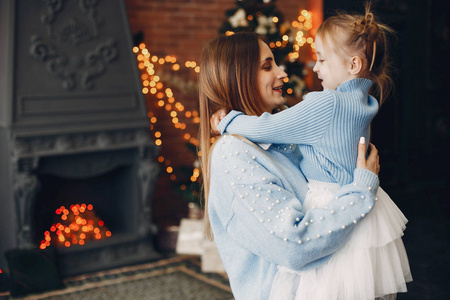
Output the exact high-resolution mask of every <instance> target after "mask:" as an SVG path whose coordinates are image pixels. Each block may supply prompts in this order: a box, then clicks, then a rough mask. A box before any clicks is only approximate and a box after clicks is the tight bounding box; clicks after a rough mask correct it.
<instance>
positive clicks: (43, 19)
mask: <svg viewBox="0 0 450 300" xmlns="http://www.w3.org/2000/svg"><path fill="white" fill-rule="evenodd" d="M0 39H1V41H2V43H0V65H1V66H2V67H1V68H0V164H1V167H0V236H1V239H0V269H3V270H5V269H6V270H7V265H6V262H5V258H4V255H3V254H4V252H5V251H7V250H11V249H31V248H36V247H38V246H39V242H40V240H41V239H42V237H43V233H44V231H46V230H48V228H50V226H51V225H52V224H53V222H54V218H55V210H56V209H57V208H59V207H61V206H66V207H69V206H70V205H73V204H81V203H90V204H92V205H93V207H94V208H95V212H96V214H97V215H98V216H99V218H101V219H102V220H103V221H104V223H105V225H106V226H108V228H109V229H110V231H111V233H112V235H111V237H109V238H105V239H101V240H98V241H89V242H86V243H85V244H84V245H73V246H70V247H58V248H57V249H58V260H59V261H58V262H59V265H60V269H61V272H62V275H63V276H69V275H75V274H80V273H83V272H90V271H96V270H101V269H105V268H111V267H117V266H122V265H126V264H132V263H138V262H142V261H148V260H152V259H156V258H157V257H159V255H158V253H157V252H156V251H155V250H154V247H153V236H154V234H155V228H154V225H153V223H152V221H151V197H152V194H153V190H154V185H155V182H156V177H157V175H158V165H157V163H156V161H155V155H156V152H157V147H156V146H155V145H154V143H153V141H152V139H151V137H150V131H149V129H148V128H149V123H148V118H147V109H146V106H145V102H144V99H143V96H142V93H141V84H140V78H139V72H138V70H137V66H136V59H135V56H134V54H133V53H132V46H133V45H132V42H131V37H130V33H129V27H128V21H127V18H126V11H125V6H124V4H123V2H122V1H121V0H111V1H109V0H108V1H106V0H104V1H101V0H98V1H75V0H65V1H64V0H55V1H35V0H23V1H14V0H2V1H1V2H0Z"/></svg>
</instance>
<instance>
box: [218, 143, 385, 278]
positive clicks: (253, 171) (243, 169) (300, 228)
mask: <svg viewBox="0 0 450 300" xmlns="http://www.w3.org/2000/svg"><path fill="white" fill-rule="evenodd" d="M229 142H231V143H229ZM233 143H234V144H236V143H238V144H239V141H237V139H236V138H235V137H228V139H226V138H223V139H222V141H220V142H219V143H218V145H217V146H216V149H215V151H214V152H213V156H212V160H213V162H214V165H215V168H214V169H212V172H216V174H215V176H223V177H221V180H220V184H219V185H216V186H211V192H212V193H219V194H220V195H224V194H226V193H228V192H229V190H230V189H231V191H232V195H233V196H232V197H233V199H232V202H231V203H227V204H226V205H227V207H229V206H231V212H230V213H229V214H228V215H227V216H223V219H222V220H220V222H222V224H223V227H224V228H226V231H227V232H228V234H229V235H230V236H231V238H232V239H233V240H234V241H235V242H236V243H237V244H239V245H241V247H244V248H246V249H248V250H249V251H251V252H252V253H255V254H256V255H258V256H260V257H262V258H263V259H265V260H267V261H270V262H273V263H276V264H278V265H283V266H286V267H288V268H291V269H294V270H300V269H302V268H303V267H305V266H306V265H308V266H312V267H314V263H313V262H314V261H317V260H320V259H322V258H324V257H327V256H329V255H330V254H332V253H333V252H334V251H336V250H337V249H338V248H339V247H340V246H342V245H343V244H344V243H345V242H346V241H347V239H348V237H349V235H350V233H351V230H352V228H353V227H354V225H355V224H356V223H357V222H358V221H359V220H361V219H362V218H364V216H365V215H366V214H368V213H369V212H370V211H371V209H372V206H373V205H374V197H375V194H376V191H377V188H378V178H377V177H376V175H375V174H373V173H371V172H369V171H367V170H362V169H357V170H356V171H355V174H354V175H355V181H354V183H353V184H351V185H347V186H343V187H342V188H341V189H340V190H339V192H338V193H337V194H336V200H335V201H332V204H330V206H329V207H327V208H326V209H311V210H308V211H307V212H306V213H304V212H303V211H302V204H301V201H300V200H299V199H298V198H296V196H295V194H294V193H293V192H292V191H290V190H289V189H288V188H286V187H285V186H283V183H282V182H281V180H280V178H279V177H278V175H277V174H276V173H277V171H276V170H275V169H273V168H271V167H268V166H270V165H273V164H274V162H273V161H272V160H271V158H270V157H269V156H268V155H267V154H266V153H264V152H263V151H258V150H256V151H255V150H254V149H253V148H252V147H247V148H245V147H244V148H236V145H233ZM237 149H238V150H237ZM217 173H220V175H218V174H217ZM212 176H213V175H212ZM210 198H211V194H210ZM217 198H220V197H217ZM222 200H223V197H222ZM222 200H221V201H222ZM224 209H228V208H224Z"/></svg>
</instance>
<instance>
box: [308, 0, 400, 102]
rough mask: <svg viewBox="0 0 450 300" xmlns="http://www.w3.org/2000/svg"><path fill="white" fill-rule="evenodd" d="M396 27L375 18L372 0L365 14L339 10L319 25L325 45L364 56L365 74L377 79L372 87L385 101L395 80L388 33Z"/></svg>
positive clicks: (344, 53) (366, 6)
mask: <svg viewBox="0 0 450 300" xmlns="http://www.w3.org/2000/svg"><path fill="white" fill-rule="evenodd" d="M393 32H394V31H393V30H392V29H391V28H390V27H388V26H387V25H385V24H382V23H380V22H379V21H378V20H376V18H375V16H374V15H373V13H372V12H371V4H370V2H367V3H366V4H365V14H364V15H359V14H349V13H345V12H337V13H336V15H335V16H331V17H329V18H327V19H326V20H325V21H324V22H323V23H322V25H320V27H319V28H318V29H317V33H316V36H318V37H320V38H321V39H322V40H323V42H324V46H327V47H328V49H333V51H336V52H337V53H338V54H341V55H348V56H354V55H359V56H360V57H361V58H362V59H363V63H364V66H365V68H364V70H363V73H362V74H361V75H362V76H363V77H365V78H368V79H371V80H372V81H374V82H375V85H374V87H373V90H372V91H371V93H374V94H375V95H376V96H377V97H379V101H380V104H382V103H383V102H384V101H385V100H386V98H387V96H388V95H389V94H390V92H391V90H392V87H393V81H392V78H391V76H392V75H391V63H390V58H389V53H388V45H387V43H388V37H389V36H390V35H391V34H393Z"/></svg>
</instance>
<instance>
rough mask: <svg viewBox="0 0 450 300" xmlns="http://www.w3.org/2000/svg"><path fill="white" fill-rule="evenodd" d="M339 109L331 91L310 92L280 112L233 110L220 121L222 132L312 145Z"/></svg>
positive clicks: (271, 140)
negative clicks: (247, 112) (250, 113)
mask: <svg viewBox="0 0 450 300" xmlns="http://www.w3.org/2000/svg"><path fill="white" fill-rule="evenodd" d="M334 108H335V97H334V95H333V93H331V91H329V90H325V91H322V92H311V93H308V94H307V95H306V97H305V99H304V100H303V101H302V102H300V103H298V104H296V105H294V106H292V107H290V108H288V109H285V110H283V111H281V112H278V113H276V114H269V113H264V114H262V115H261V116H259V117H258V116H247V115H244V114H243V113H242V112H238V111H231V112H230V113H229V114H227V116H225V118H224V119H222V121H221V122H220V124H219V127H220V130H221V133H222V134H224V133H225V132H227V133H234V134H238V135H242V136H245V137H246V138H248V139H249V140H251V141H253V142H256V143H280V144H283V143H292V144H307V145H311V144H314V143H315V142H317V141H318V140H319V139H320V138H321V137H322V135H323V134H324V132H325V131H326V130H327V128H328V125H329V124H330V122H331V119H332V116H333V111H334Z"/></svg>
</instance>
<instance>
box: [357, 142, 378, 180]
mask: <svg viewBox="0 0 450 300" xmlns="http://www.w3.org/2000/svg"><path fill="white" fill-rule="evenodd" d="M356 167H357V168H362V169H366V170H369V171H371V172H373V173H375V175H377V176H378V173H379V172H380V157H379V156H378V150H377V148H375V146H374V145H373V144H372V143H370V154H369V156H368V157H367V159H366V141H365V138H364V137H361V139H360V140H359V144H358V158H357V160H356Z"/></svg>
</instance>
